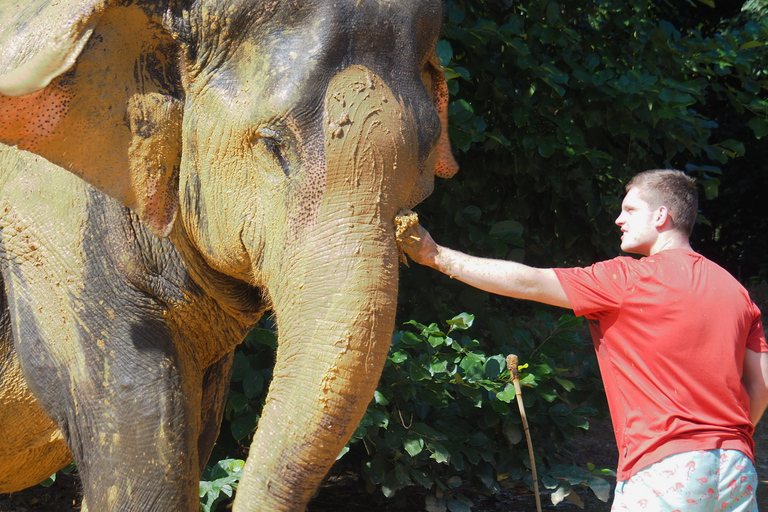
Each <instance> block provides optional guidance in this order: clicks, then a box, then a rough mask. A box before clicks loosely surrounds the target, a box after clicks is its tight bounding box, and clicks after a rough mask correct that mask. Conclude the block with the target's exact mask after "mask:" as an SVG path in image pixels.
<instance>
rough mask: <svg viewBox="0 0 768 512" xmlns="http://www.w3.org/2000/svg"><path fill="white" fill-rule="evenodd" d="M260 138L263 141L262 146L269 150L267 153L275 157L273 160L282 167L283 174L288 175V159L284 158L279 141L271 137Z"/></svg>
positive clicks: (289, 172)
mask: <svg viewBox="0 0 768 512" xmlns="http://www.w3.org/2000/svg"><path fill="white" fill-rule="evenodd" d="M261 140H262V142H263V143H264V147H265V148H267V151H269V153H270V154H271V155H272V157H273V158H274V159H275V162H277V163H278V164H279V165H280V167H281V168H282V169H283V174H285V176H286V177H289V176H290V174H291V169H290V166H289V165H288V160H286V159H285V157H284V156H283V152H282V150H281V149H280V143H279V142H278V141H276V140H275V139H271V138H263V139H261Z"/></svg>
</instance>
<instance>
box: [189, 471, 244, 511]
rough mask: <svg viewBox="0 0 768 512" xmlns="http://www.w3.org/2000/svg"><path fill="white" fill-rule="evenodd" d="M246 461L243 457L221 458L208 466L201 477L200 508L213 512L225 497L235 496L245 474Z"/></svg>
mask: <svg viewBox="0 0 768 512" xmlns="http://www.w3.org/2000/svg"><path fill="white" fill-rule="evenodd" d="M244 465H245V462H244V461H243V460H241V459H224V460H220V461H219V462H217V463H216V464H214V465H213V466H206V467H205V470H204V471H203V476H202V478H201V479H200V510H201V511H202V512H211V511H215V510H216V506H217V505H218V504H219V502H221V501H222V500H224V499H229V498H232V497H233V496H234V493H235V490H236V489H237V484H238V483H239V482H240V477H241V476H242V474H243V466H244Z"/></svg>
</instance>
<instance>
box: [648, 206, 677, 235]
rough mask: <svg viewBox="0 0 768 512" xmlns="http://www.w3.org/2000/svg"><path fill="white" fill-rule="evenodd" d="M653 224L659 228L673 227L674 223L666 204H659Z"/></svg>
mask: <svg viewBox="0 0 768 512" xmlns="http://www.w3.org/2000/svg"><path fill="white" fill-rule="evenodd" d="M653 225H654V226H656V228H658V229H665V228H672V227H674V223H673V222H672V217H671V216H670V215H669V210H668V209H667V207H666V206H659V207H658V208H657V209H656V213H654V215H653Z"/></svg>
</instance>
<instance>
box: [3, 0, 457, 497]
mask: <svg viewBox="0 0 768 512" xmlns="http://www.w3.org/2000/svg"><path fill="white" fill-rule="evenodd" d="M441 16H442V12H441V5H440V2H439V1H437V0H400V1H397V0H334V1H326V0H302V1H298V0H285V1H269V2H267V1H257V0H250V1H248V2H246V1H242V0H239V1H228V2H224V1H219V2H205V1H202V0H187V1H183V0H164V1H161V0H156V1H153V0H136V1H131V0H65V1H60V2H52V3H50V4H49V2H47V1H42V0H32V1H30V2H27V3H23V4H19V3H17V2H11V1H9V0H0V268H1V269H2V273H1V274H0V276H1V279H2V284H3V289H4V294H3V295H0V436H2V438H3V439H4V441H6V440H7V441H8V442H5V443H4V446H3V448H2V449H0V492H9V491H13V490H16V489H20V488H23V487H25V486H28V485H32V484H34V483H36V482H38V481H40V480H42V479H44V478H45V477H47V476H48V475H49V474H50V473H52V472H53V471H54V470H56V469H57V468H58V467H61V466H63V465H64V464H66V463H67V462H68V460H69V459H70V457H72V458H74V460H75V461H76V462H77V464H78V467H79V470H80V474H81V476H82V479H83V486H84V493H85V497H84V508H87V509H89V510H91V511H103V510H141V511H146V510H173V511H182V510H188V511H191V510H197V509H198V498H197V485H198V484H197V482H198V479H199V476H200V472H201V468H202V466H203V464H204V463H205V461H206V459H207V458H208V456H209V454H210V451H211V449H212V446H213V442H214V440H215V438H216V433H217V432H218V428H219V425H220V422H221V416H222V411H223V406H224V402H225V400H226V392H227V389H228V380H229V375H230V372H231V367H232V354H233V350H234V347H235V345H236V344H237V343H239V342H240V340H241V339H242V338H243V336H244V335H245V333H246V332H247V331H248V330H249V329H250V328H251V327H252V326H253V325H254V324H255V322H256V321H257V320H258V318H259V317H260V316H261V315H262V314H263V313H264V312H265V311H267V310H271V311H273V312H274V314H275V317H276V320H277V324H278V327H279V348H278V351H277V356H276V359H277V360H276V363H275V369H274V372H273V375H274V377H273V382H272V384H271V386H270V390H269V394H268V399H267V403H266V405H265V408H264V412H263V415H262V418H261V421H260V423H259V428H258V430H257V432H256V434H255V435H254V439H253V443H252V445H251V450H250V456H249V458H248V461H247V463H246V468H245V471H244V476H243V479H242V481H241V484H240V488H239V490H238V496H237V499H236V503H235V509H236V510H269V511H280V510H303V508H304V506H305V504H306V502H307V501H308V500H309V498H310V497H311V495H312V493H313V491H314V489H315V488H316V486H317V485H318V483H319V482H320V480H321V479H322V477H323V476H324V474H325V473H326V472H327V470H328V469H329V468H330V466H331V465H332V463H333V461H334V460H335V458H336V456H337V454H338V453H339V452H340V450H341V448H342V447H343V446H344V444H345V443H346V441H347V440H348V438H349V437H350V435H351V434H352V432H353V431H354V429H355V426H356V424H357V423H358V421H359V419H360V418H361V416H362V414H363V412H364V411H365V408H366V406H367V405H368V403H369V401H370V398H371V397H372V395H373V392H374V390H375V388H376V384H377V382H378V379H379V375H380V372H381V367H382V364H383V361H384V358H385V357H386V353H387V350H388V347H389V342H390V336H391V332H392V329H393V323H394V311H395V303H396V291H397V280H398V254H397V249H396V247H395V240H394V225H393V221H394V218H395V215H396V214H397V212H398V211H399V210H401V209H404V208H410V207H412V206H413V205H415V204H416V203H418V202H419V201H420V200H422V199H423V198H425V197H426V196H427V195H428V194H429V193H430V191H431V189H432V186H433V180H434V176H435V175H436V174H437V175H438V176H442V177H450V176H451V175H452V174H453V173H454V172H455V170H456V167H455V162H454V161H453V159H452V157H451V155H450V146H449V143H448V139H447V132H446V127H445V123H446V111H447V105H446V103H447V89H446V86H445V80H444V77H443V74H442V71H441V70H440V68H439V66H438V64H437V61H436V56H435V44H436V42H437V38H438V35H439V30H440V25H441Z"/></svg>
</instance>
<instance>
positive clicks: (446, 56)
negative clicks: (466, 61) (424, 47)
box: [436, 39, 453, 67]
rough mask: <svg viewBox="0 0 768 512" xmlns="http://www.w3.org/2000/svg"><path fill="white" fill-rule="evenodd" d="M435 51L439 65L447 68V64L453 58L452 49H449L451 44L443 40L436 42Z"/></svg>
mask: <svg viewBox="0 0 768 512" xmlns="http://www.w3.org/2000/svg"><path fill="white" fill-rule="evenodd" d="M436 50H437V60H438V61H439V62H440V65H441V66H443V67H446V66H448V63H450V62H451V59H452V58H453V48H452V47H451V43H450V42H448V41H446V40H445V39H441V40H440V41H438V42H437V48H436Z"/></svg>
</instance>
